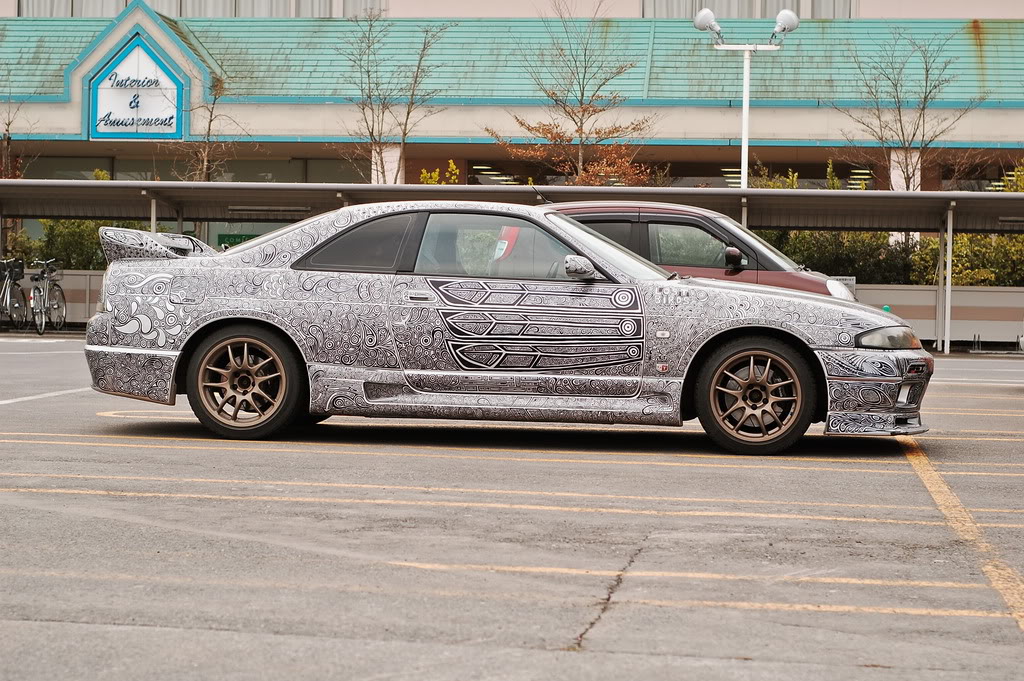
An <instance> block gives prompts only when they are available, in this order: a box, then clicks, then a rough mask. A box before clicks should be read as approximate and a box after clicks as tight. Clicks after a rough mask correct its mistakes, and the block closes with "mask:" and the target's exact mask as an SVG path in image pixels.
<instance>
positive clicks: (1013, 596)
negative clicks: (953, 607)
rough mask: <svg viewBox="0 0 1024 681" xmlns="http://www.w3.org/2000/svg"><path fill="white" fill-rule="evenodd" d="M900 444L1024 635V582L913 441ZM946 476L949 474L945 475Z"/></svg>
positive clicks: (951, 526)
mask: <svg viewBox="0 0 1024 681" xmlns="http://www.w3.org/2000/svg"><path fill="white" fill-rule="evenodd" d="M900 442H901V443H902V444H903V446H904V448H905V453H906V456H907V460H908V461H910V464H911V465H912V466H913V467H914V471H915V472H916V473H917V475H918V477H919V478H920V479H921V482H922V484H924V486H925V489H927V490H928V493H929V494H931V496H932V499H933V500H934V501H935V505H936V506H938V508H939V510H940V511H942V514H943V515H944V516H946V522H947V524H948V525H949V527H950V529H952V530H953V532H954V533H955V534H956V535H957V536H958V537H960V539H961V540H963V541H964V542H966V543H967V544H968V545H969V546H971V548H973V549H974V551H975V552H976V553H978V554H979V557H980V558H981V559H982V566H981V570H982V572H984V573H985V576H986V577H987V578H988V581H989V584H991V585H992V588H993V589H995V590H996V591H998V592H999V595H1000V596H1002V597H1003V600H1004V601H1005V602H1006V606H1007V608H1008V609H1009V611H1010V615H1011V616H1013V618H1014V619H1015V620H1016V621H1017V626H1018V627H1020V629H1021V630H1022V631H1024V578H1021V576H1020V574H1018V573H1017V571H1016V570H1014V569H1013V567H1011V566H1010V565H1009V564H1008V563H1007V562H1006V561H1004V560H1003V559H1002V558H1001V557H1000V556H999V552H998V551H997V550H996V549H995V547H994V546H992V545H991V544H990V543H989V542H988V540H986V539H985V534H984V533H983V532H982V531H981V529H980V528H981V527H988V526H989V525H986V524H984V523H979V522H977V521H976V520H975V519H974V516H972V515H971V513H970V511H968V510H967V508H966V507H964V505H963V503H962V502H961V501H960V497H958V496H957V495H956V493H955V492H954V491H953V490H952V489H951V488H950V486H949V485H948V484H947V483H946V481H945V480H944V479H943V477H942V474H940V473H939V472H938V471H937V470H936V469H935V467H934V466H932V464H931V461H929V459H928V455H927V454H926V453H925V451H924V450H923V449H922V448H921V446H920V445H919V444H917V442H915V441H914V439H913V438H910V437H902V438H900ZM947 475H948V473H947Z"/></svg>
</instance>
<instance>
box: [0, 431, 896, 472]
mask: <svg viewBox="0 0 1024 681" xmlns="http://www.w3.org/2000/svg"><path fill="white" fill-rule="evenodd" d="M617 432H620V433H622V432H626V431H617ZM677 432H681V431H677ZM0 435H9V436H16V437H68V438H70V437H86V438H93V439H100V438H102V439H115V438H116V439H121V440H131V441H133V442H134V441H137V440H156V441H161V442H164V441H171V442H215V443H222V444H223V443H230V442H246V443H250V444H253V445H264V446H265V445H268V444H273V445H294V446H305V447H317V448H321V447H323V446H325V445H327V446H330V445H331V444H332V443H330V442H324V441H309V440H226V439H224V438H209V437H172V436H167V435H96V434H91V433H40V432H10V433H5V432H0ZM26 442H28V440H26ZM340 444H341V445H342V446H343V447H346V448H358V449H368V448H379V447H381V444H380V443H373V444H366V443H360V442H343V443H340ZM401 446H404V447H406V448H408V449H422V450H427V451H443V452H451V451H456V452H460V451H464V452H515V453H524V454H558V455H579V454H582V455H587V456H647V457H672V458H686V459H726V460H728V459H739V460H742V461H750V460H751V458H752V457H750V456H746V455H741V454H717V453H716V454H696V453H692V452H672V451H668V452H629V451H601V450H593V449H530V448H527V447H493V446H488V445H482V446H478V447H470V446H462V445H423V444H409V445H401ZM318 451H319V449H318ZM771 459H772V461H804V462H806V461H823V462H830V463H873V464H896V465H898V466H900V467H903V466H905V465H906V463H907V462H906V460H904V459H903V458H902V457H896V456H892V457H889V458H881V457H878V458H854V457H842V456H772V457H771Z"/></svg>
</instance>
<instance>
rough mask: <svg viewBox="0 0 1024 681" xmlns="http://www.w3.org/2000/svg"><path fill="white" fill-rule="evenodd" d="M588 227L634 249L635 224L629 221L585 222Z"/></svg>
mask: <svg viewBox="0 0 1024 681" xmlns="http://www.w3.org/2000/svg"><path fill="white" fill-rule="evenodd" d="M583 224H585V225H586V226H587V227H590V229H592V230H594V231H595V232H597V233H598V234H600V235H601V236H603V237H607V238H609V239H611V240H612V241H614V242H615V243H617V244H618V245H620V246H625V247H626V248H629V249H632V248H633V246H632V243H633V239H632V232H633V224H632V223H629V222H590V221H587V222H584V223H583Z"/></svg>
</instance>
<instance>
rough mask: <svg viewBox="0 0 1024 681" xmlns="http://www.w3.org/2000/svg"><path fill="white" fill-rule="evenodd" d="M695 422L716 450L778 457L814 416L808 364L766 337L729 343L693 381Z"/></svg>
mask: <svg viewBox="0 0 1024 681" xmlns="http://www.w3.org/2000/svg"><path fill="white" fill-rule="evenodd" d="M696 399H697V404H696V407H697V417H698V418H699V419H700V423H701V425H702V426H703V427H704V430H705V432H707V434H708V436H709V437H710V438H711V439H712V440H714V442H715V443H716V444H718V445H719V446H720V447H723V448H725V449H728V450H730V451H733V452H736V453H738V454H777V453H778V452H781V451H784V450H786V449H788V448H790V447H791V446H793V444H795V443H796V441H797V440H799V439H800V438H801V437H802V436H803V434H804V433H805V432H807V428H808V427H809V426H810V425H811V420H812V419H813V417H814V410H815V405H816V404H817V386H816V384H815V378H814V372H813V371H812V370H811V367H810V365H809V364H808V363H807V360H805V359H804V358H803V356H802V355H801V354H800V353H799V352H797V351H796V350H795V349H794V348H793V347H792V346H790V345H787V344H786V343H783V342H782V341H779V340H776V339H774V338H770V337H767V336H752V337H747V338H737V339H735V340H733V341H729V342H728V343H726V344H725V345H723V346H722V347H721V348H719V349H718V350H716V351H714V352H713V353H712V354H711V356H710V357H708V358H707V361H706V362H705V363H704V366H703V367H702V368H701V370H700V373H699V374H698V376H697V393H696Z"/></svg>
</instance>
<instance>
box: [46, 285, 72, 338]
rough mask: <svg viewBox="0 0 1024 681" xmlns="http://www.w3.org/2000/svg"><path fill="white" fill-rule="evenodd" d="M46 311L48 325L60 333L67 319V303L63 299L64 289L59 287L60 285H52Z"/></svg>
mask: <svg viewBox="0 0 1024 681" xmlns="http://www.w3.org/2000/svg"><path fill="white" fill-rule="evenodd" d="M48 303H49V305H48V306H47V307H48V310H47V313H48V314H47V316H48V317H49V318H50V324H52V325H53V330H54V331H60V330H62V329H63V328H64V322H65V321H67V318H68V303H67V300H66V299H65V298H64V289H62V288H61V287H60V284H53V286H52V288H50V299H49V301H48Z"/></svg>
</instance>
